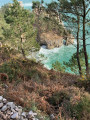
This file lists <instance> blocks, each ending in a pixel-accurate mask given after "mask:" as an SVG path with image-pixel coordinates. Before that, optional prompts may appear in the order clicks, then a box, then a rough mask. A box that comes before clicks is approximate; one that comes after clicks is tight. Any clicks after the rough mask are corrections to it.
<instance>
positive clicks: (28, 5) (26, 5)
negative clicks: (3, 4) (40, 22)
mask: <svg viewBox="0 0 90 120" xmlns="http://www.w3.org/2000/svg"><path fill="white" fill-rule="evenodd" d="M23 5H24V7H32V3H23Z"/></svg>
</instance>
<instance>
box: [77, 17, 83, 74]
mask: <svg viewBox="0 0 90 120" xmlns="http://www.w3.org/2000/svg"><path fill="white" fill-rule="evenodd" d="M77 19H78V21H77V22H78V31H77V63H78V68H79V74H80V76H81V75H82V70H81V64H80V58H79V30H80V18H79V17H77Z"/></svg>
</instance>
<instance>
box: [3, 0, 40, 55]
mask: <svg viewBox="0 0 90 120" xmlns="http://www.w3.org/2000/svg"><path fill="white" fill-rule="evenodd" d="M13 2H14V3H13V4H12V5H10V6H9V8H7V9H6V11H5V15H4V17H5V20H6V22H7V23H8V24H10V30H9V31H8V30H5V31H4V36H5V38H6V41H7V40H8V41H9V42H10V44H11V46H13V47H15V48H17V49H18V50H19V51H22V49H23V51H24V52H25V54H27V53H28V52H29V51H30V49H31V48H32V47H35V48H38V49H39V44H38V43H37V42H36V30H35V28H34V27H33V24H34V15H33V14H32V13H31V12H30V11H29V10H25V9H24V8H23V7H21V6H20V5H19V3H18V1H17V0H14V1H13Z"/></svg>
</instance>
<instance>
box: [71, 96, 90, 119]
mask: <svg viewBox="0 0 90 120" xmlns="http://www.w3.org/2000/svg"><path fill="white" fill-rule="evenodd" d="M71 111H72V117H75V118H76V119H78V120H81V118H84V119H85V118H86V117H85V116H84V115H87V118H88V117H90V116H89V113H90V98H89V96H87V97H86V96H84V97H83V98H82V99H81V101H80V102H79V103H77V104H76V105H73V106H71ZM82 114H83V116H82ZM87 118H86V120H87Z"/></svg>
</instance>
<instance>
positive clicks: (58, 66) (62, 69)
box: [52, 61, 65, 72]
mask: <svg viewBox="0 0 90 120" xmlns="http://www.w3.org/2000/svg"><path fill="white" fill-rule="evenodd" d="M52 68H53V69H54V70H56V71H60V72H65V67H64V66H62V65H61V64H60V62H58V61H56V62H55V63H53V64H52Z"/></svg>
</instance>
